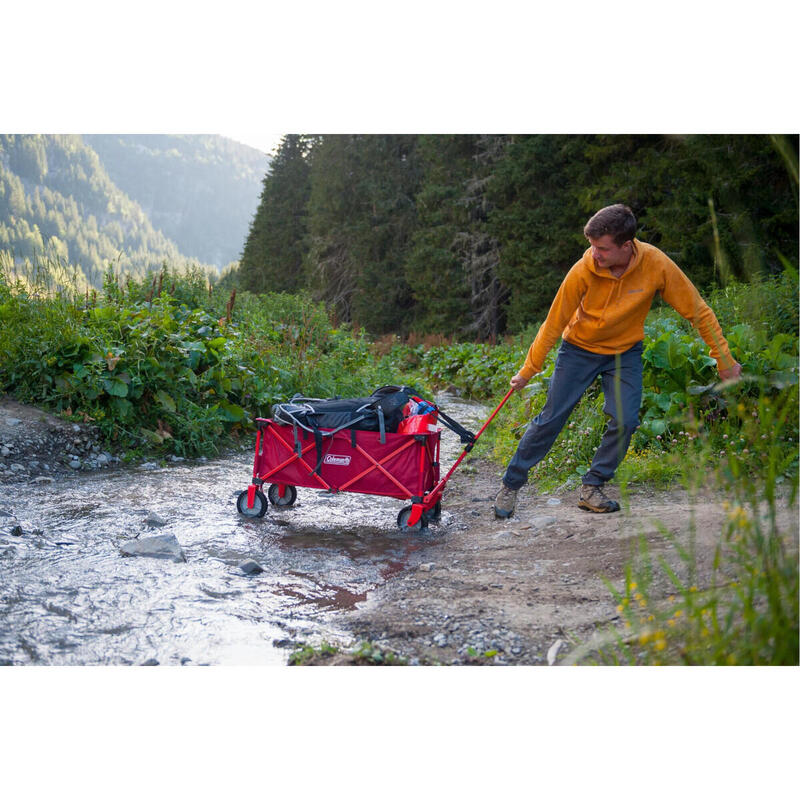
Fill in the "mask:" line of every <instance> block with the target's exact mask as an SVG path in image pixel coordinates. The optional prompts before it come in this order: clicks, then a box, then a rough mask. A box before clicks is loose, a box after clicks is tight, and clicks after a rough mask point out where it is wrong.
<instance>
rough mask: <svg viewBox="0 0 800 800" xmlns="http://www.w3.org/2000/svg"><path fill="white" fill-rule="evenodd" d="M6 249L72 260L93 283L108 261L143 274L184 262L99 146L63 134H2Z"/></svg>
mask: <svg viewBox="0 0 800 800" xmlns="http://www.w3.org/2000/svg"><path fill="white" fill-rule="evenodd" d="M0 252H6V253H10V254H11V255H13V257H14V258H15V259H16V260H17V262H24V261H25V260H28V261H36V260H37V259H38V258H41V257H43V256H44V257H46V258H49V259H51V260H54V261H60V262H61V263H64V264H70V265H72V266H73V267H76V268H78V269H79V270H81V271H82V273H83V275H84V276H85V278H86V281H87V282H88V283H89V284H91V285H94V286H98V285H100V283H101V282H102V273H103V270H104V269H105V267H106V265H107V264H108V263H109V262H111V263H113V264H114V265H115V266H116V267H117V268H119V269H122V270H128V271H129V272H131V273H132V274H133V275H139V274H143V273H144V272H145V271H146V269H147V267H148V266H151V265H158V264H160V263H161V262H162V261H168V262H170V263H179V262H181V261H183V258H182V256H181V253H180V252H179V251H178V248H177V247H176V246H175V244H174V242H171V241H170V240H169V239H167V237H166V236H164V234H163V233H161V232H160V231H158V230H156V229H155V228H154V227H153V225H152V224H151V222H150V220H149V219H148V218H147V215H146V214H145V213H144V211H143V210H142V208H141V207H140V206H139V205H138V204H137V203H134V202H133V201H132V200H131V199H130V198H129V197H128V196H127V195H125V194H124V193H123V192H121V191H120V190H119V188H118V187H117V186H116V185H115V184H114V183H113V182H112V181H111V179H110V178H109V177H108V174H107V173H106V171H105V170H104V169H103V166H102V164H101V163H100V159H99V158H98V156H97V154H96V153H95V152H94V150H92V149H91V148H90V147H88V146H87V145H86V144H85V143H84V142H83V140H82V139H81V137H80V136H65V135H53V136H50V135H47V136H44V135H30V136H28V135H25V136H9V135H0Z"/></svg>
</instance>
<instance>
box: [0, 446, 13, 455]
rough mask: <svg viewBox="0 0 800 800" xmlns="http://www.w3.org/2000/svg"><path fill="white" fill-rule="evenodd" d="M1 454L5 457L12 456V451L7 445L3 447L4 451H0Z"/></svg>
mask: <svg viewBox="0 0 800 800" xmlns="http://www.w3.org/2000/svg"><path fill="white" fill-rule="evenodd" d="M0 453H2V454H3V457H5V456H10V455H11V450H10V449H9V448H8V447H6V446H5V445H3V449H2V450H0Z"/></svg>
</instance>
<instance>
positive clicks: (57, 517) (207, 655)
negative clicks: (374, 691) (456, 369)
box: [0, 396, 487, 665]
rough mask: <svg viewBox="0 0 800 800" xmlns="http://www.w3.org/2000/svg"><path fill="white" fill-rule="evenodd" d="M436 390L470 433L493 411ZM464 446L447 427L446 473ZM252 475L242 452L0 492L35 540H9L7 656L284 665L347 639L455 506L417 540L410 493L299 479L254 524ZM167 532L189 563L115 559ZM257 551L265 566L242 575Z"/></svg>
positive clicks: (31, 660)
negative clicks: (403, 497)
mask: <svg viewBox="0 0 800 800" xmlns="http://www.w3.org/2000/svg"><path fill="white" fill-rule="evenodd" d="M437 399H438V402H439V403H440V405H442V407H443V408H444V409H445V410H446V411H447V412H448V413H449V414H450V415H451V416H453V417H454V418H455V419H457V420H459V421H461V422H462V423H463V424H465V425H466V426H467V427H469V428H470V429H472V430H477V428H478V427H479V425H480V423H481V422H482V421H483V420H484V419H485V417H486V415H487V410H486V409H485V408H482V407H480V406H477V405H474V404H470V403H466V402H464V401H461V400H458V399H456V398H452V397H446V396H442V397H439V398H437ZM460 452H461V445H460V443H459V441H458V439H457V437H456V436H455V435H454V434H452V433H451V432H450V431H449V430H447V429H444V430H443V433H442V456H441V464H442V474H443V475H444V474H445V471H446V470H447V469H448V468H449V466H450V465H451V464H452V463H453V461H454V460H455V458H456V457H457V456H458V454H459V453H460ZM251 473H252V454H251V453H250V452H246V453H242V454H240V455H236V456H233V457H229V458H225V459H220V460H216V461H207V462H192V463H189V462H184V463H180V464H174V465H169V466H166V467H158V466H156V465H145V466H140V467H137V468H132V469H124V470H123V469H120V470H117V471H113V472H95V473H86V474H79V475H76V476H70V477H69V478H68V479H65V480H64V481H62V482H59V483H54V484H45V485H35V484H34V485H28V486H14V487H3V492H4V496H2V497H0V511H2V510H5V512H6V513H13V515H14V516H15V517H16V518H17V519H18V520H19V521H20V523H21V525H22V528H23V530H24V534H23V535H21V536H14V535H12V534H11V533H9V532H4V533H2V534H0V664H8V665H10V664H49V665H98V664H108V665H116V664H143V663H155V662H157V663H158V664H160V665H181V664H183V665H201V664H207V665H235V664H272V665H281V664H285V663H286V660H287V657H288V654H289V652H291V649H293V646H294V643H295V642H296V641H297V640H298V639H304V640H309V639H310V640H322V639H326V640H327V641H331V642H334V643H340V644H346V643H348V637H347V636H346V634H345V633H344V632H343V631H342V630H340V629H339V628H338V627H337V624H336V619H337V617H338V616H339V615H340V614H341V612H347V611H348V610H349V609H353V608H356V607H357V606H358V604H359V603H363V602H364V601H366V600H367V597H368V593H369V592H370V590H372V589H374V588H375V587H376V586H378V585H380V584H382V583H384V582H386V581H389V580H391V579H392V576H394V575H397V574H400V573H402V572H403V571H404V570H406V569H408V568H409V567H411V566H414V565H416V564H418V563H419V562H420V561H423V560H424V550H425V547H426V543H430V542H432V541H435V540H436V538H437V537H441V536H442V535H443V534H445V533H446V531H447V529H448V526H451V525H453V522H454V521H453V518H452V516H451V515H450V514H449V513H448V511H447V508H446V503H445V508H444V511H443V514H442V518H441V520H440V522H439V523H438V524H435V525H433V524H432V525H431V527H429V528H428V529H427V530H423V531H422V532H420V533H406V532H403V531H400V530H399V529H398V528H397V527H396V522H395V520H396V517H397V513H398V511H399V510H400V508H402V507H403V505H404V503H403V502H401V501H399V500H394V499H391V498H380V497H373V496H368V495H360V494H347V493H344V494H341V495H336V496H332V495H328V494H324V493H322V492H318V491H315V490H311V489H302V488H301V489H298V500H297V504H296V505H295V506H294V507H293V508H292V509H285V510H277V509H275V508H273V507H270V509H269V511H268V513H267V515H266V516H265V517H264V518H262V519H246V518H242V517H240V516H239V514H238V513H237V512H236V508H235V502H236V497H237V496H238V494H239V493H240V492H241V491H242V490H243V489H245V488H246V487H247V485H248V483H249V480H250V476H251ZM1 521H2V520H0V522H1ZM7 529H8V526H6V527H5V528H2V530H3V531H7ZM162 534H173V535H174V536H175V538H176V539H177V541H178V543H179V544H180V546H181V548H182V550H183V553H184V555H185V558H186V560H185V562H177V563H176V562H173V561H168V560H162V559H155V558H144V557H123V556H122V554H121V552H120V547H121V546H122V545H123V544H124V543H125V542H126V541H128V540H130V539H132V538H134V537H137V536H138V537H139V538H145V537H149V536H154V535H162ZM247 559H253V560H255V561H257V562H258V563H259V565H260V566H261V567H262V568H263V570H264V571H263V572H262V573H261V574H252V575H247V574H244V572H243V571H242V569H240V567H239V565H240V564H241V562H243V561H245V560H247Z"/></svg>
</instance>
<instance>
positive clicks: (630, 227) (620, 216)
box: [583, 203, 636, 247]
mask: <svg viewBox="0 0 800 800" xmlns="http://www.w3.org/2000/svg"><path fill="white" fill-rule="evenodd" d="M606 234H610V235H611V237H612V238H613V240H614V244H615V245H616V246H617V247H619V246H620V245H621V244H624V243H625V242H627V241H630V240H631V239H633V238H634V236H636V217H635V216H634V215H633V211H631V210H630V209H629V208H628V206H624V205H622V203H616V204H615V205H613V206H606V207H605V208H601V209H600V210H599V211H598V212H597V213H596V214H595V215H594V216H593V217H592V218H591V219H590V220H589V221H588V222H587V223H586V225H585V226H584V228H583V235H584V236H585V237H586V238H587V239H589V238H592V239H599V238H600V237H601V236H605V235H606Z"/></svg>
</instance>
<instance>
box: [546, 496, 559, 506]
mask: <svg viewBox="0 0 800 800" xmlns="http://www.w3.org/2000/svg"><path fill="white" fill-rule="evenodd" d="M547 505H549V506H560V505H561V500H559V498H557V497H548V498H547Z"/></svg>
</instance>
